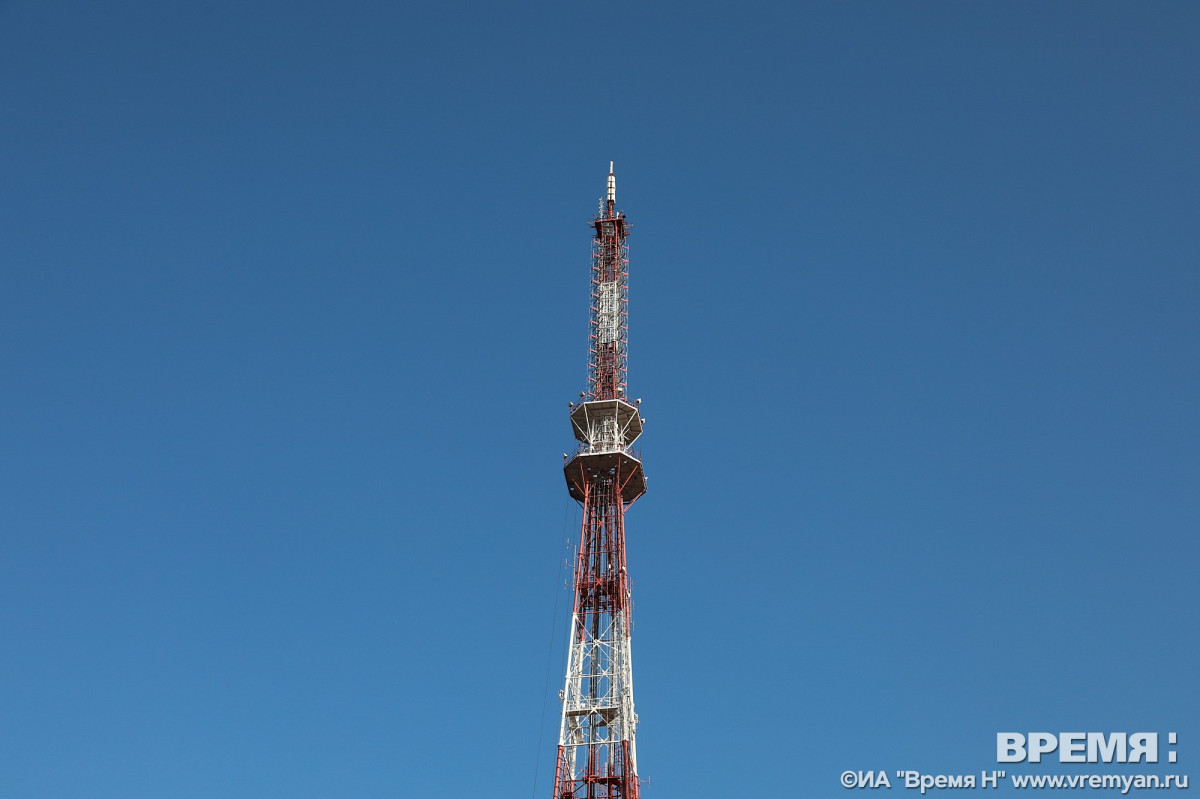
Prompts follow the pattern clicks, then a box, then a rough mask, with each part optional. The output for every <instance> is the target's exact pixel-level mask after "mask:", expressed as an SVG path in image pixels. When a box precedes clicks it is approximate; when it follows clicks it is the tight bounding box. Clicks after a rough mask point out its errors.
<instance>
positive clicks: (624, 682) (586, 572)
mask: <svg viewBox="0 0 1200 799" xmlns="http://www.w3.org/2000/svg"><path fill="white" fill-rule="evenodd" d="M616 202H617V181H616V177H615V176H614V174H613V170H612V166H611V164H610V166H609V174H608V189H607V192H606V196H605V198H604V199H603V200H601V202H600V211H599V213H598V214H597V215H596V217H595V218H594V219H593V220H592V225H591V226H592V231H593V233H592V283H591V286H592V291H591V324H590V327H589V331H588V390H587V391H586V392H584V393H583V395H582V396H581V401H580V402H579V403H578V404H575V403H572V405H571V429H572V430H573V432H574V433H575V439H576V440H577V441H578V446H577V448H576V450H575V452H574V453H573V454H572V455H569V456H567V457H566V458H565V463H564V465H563V473H564V475H565V476H566V480H567V491H568V492H569V493H570V495H571V496H572V497H573V498H574V499H576V500H578V501H579V502H580V503H581V504H582V505H583V523H582V529H581V530H580V534H579V553H578V558H577V559H576V562H575V580H574V592H575V600H574V609H573V611H572V614H571V633H570V642H569V645H568V650H567V676H566V685H565V686H564V688H563V690H562V692H561V693H560V696H561V697H562V723H561V726H560V728H559V738H558V763H557V766H556V767H555V776H554V799H638V795H639V793H640V790H639V787H640V786H639V782H638V776H637V749H636V747H635V745H634V732H635V729H636V727H637V714H636V713H634V710H633V668H632V666H633V664H632V658H631V654H630V647H629V629H630V607H631V602H630V585H629V574H628V571H627V569H626V564H625V511H626V509H628V507H629V506H630V505H632V504H633V503H634V502H635V501H636V500H637V499H638V497H640V496H641V495H642V494H644V493H645V492H646V476H645V473H644V472H643V471H642V462H641V458H640V456H639V454H638V453H637V452H636V451H635V450H634V449H633V448H632V445H633V443H634V441H636V440H637V438H638V436H640V435H641V434H642V425H643V423H644V420H643V419H642V416H641V413H640V411H639V408H638V406H639V404H640V402H641V400H638V401H636V402H630V401H629V399H628V397H627V389H628V386H627V380H628V339H629V324H628V322H629V251H628V248H627V247H626V245H625V238H626V236H628V235H629V225H628V223H627V222H626V221H625V214H623V213H620V212H618V211H617V210H616Z"/></svg>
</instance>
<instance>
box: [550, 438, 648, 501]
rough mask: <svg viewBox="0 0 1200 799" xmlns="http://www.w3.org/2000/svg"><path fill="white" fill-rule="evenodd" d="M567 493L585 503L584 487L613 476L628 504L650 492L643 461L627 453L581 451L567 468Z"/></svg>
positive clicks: (569, 462) (565, 468) (623, 499)
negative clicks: (643, 469) (647, 488)
mask: <svg viewBox="0 0 1200 799" xmlns="http://www.w3.org/2000/svg"><path fill="white" fill-rule="evenodd" d="M563 474H564V475H565V476H566V478H567V491H568V492H570V494H571V498H572V499H575V500H578V501H579V502H583V492H584V486H586V485H587V484H588V483H594V482H595V480H596V478H597V477H612V478H613V479H614V480H615V481H616V483H617V489H618V490H619V491H620V492H621V501H622V502H624V503H625V504H626V505H628V504H630V503H631V502H633V501H634V500H635V499H637V498H638V497H640V496H641V495H642V494H645V493H646V473H645V472H644V471H642V462H641V461H640V460H638V459H637V458H635V457H633V455H630V454H629V453H628V452H626V451H624V450H613V451H611V452H577V453H575V455H574V456H573V457H572V458H571V459H570V460H569V461H567V463H566V465H565V466H563Z"/></svg>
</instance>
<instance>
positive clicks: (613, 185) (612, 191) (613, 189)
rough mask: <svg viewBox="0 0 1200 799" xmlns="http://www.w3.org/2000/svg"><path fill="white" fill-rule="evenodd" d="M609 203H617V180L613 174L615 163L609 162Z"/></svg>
mask: <svg viewBox="0 0 1200 799" xmlns="http://www.w3.org/2000/svg"><path fill="white" fill-rule="evenodd" d="M608 201H609V202H610V203H615V202H616V201H617V178H616V175H614V174H613V162H612V161H609V162H608Z"/></svg>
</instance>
